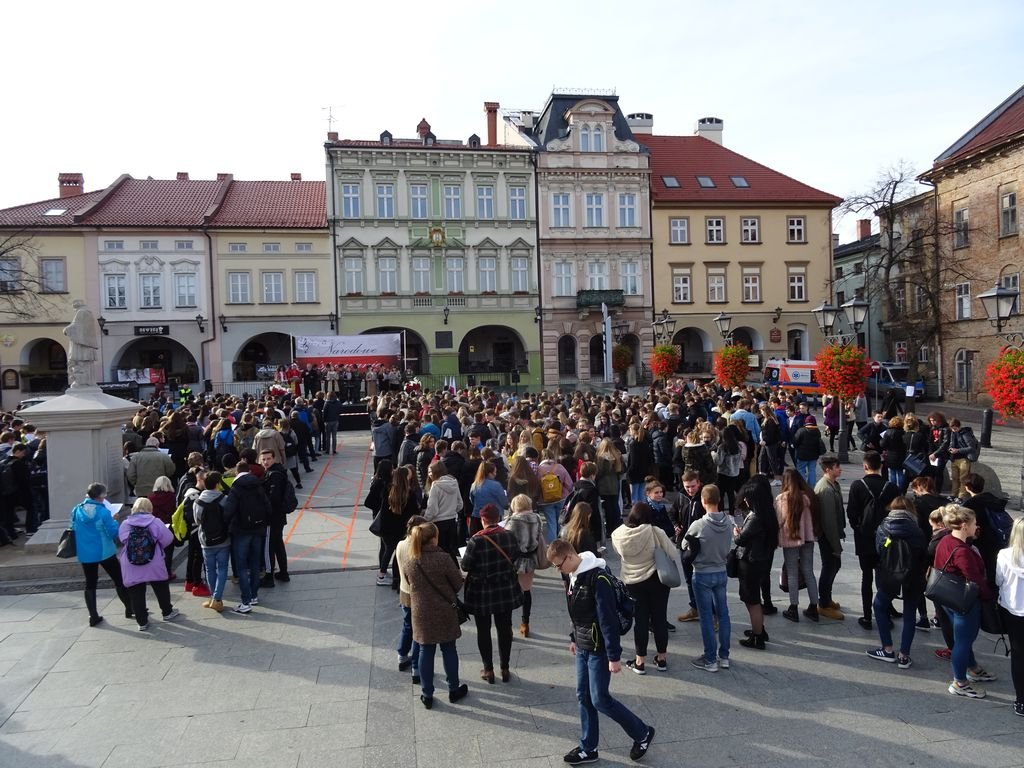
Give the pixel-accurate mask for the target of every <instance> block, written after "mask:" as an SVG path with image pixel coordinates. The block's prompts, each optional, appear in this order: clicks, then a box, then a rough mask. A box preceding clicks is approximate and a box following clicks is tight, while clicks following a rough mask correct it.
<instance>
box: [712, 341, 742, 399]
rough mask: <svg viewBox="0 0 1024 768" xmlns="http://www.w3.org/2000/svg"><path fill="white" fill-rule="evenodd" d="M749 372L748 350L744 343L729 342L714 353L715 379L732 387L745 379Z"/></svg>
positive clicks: (723, 384) (725, 385)
mask: <svg viewBox="0 0 1024 768" xmlns="http://www.w3.org/2000/svg"><path fill="white" fill-rule="evenodd" d="M749 372H750V350H749V349H748V348H747V347H746V345H744V344H729V345H728V346H726V347H723V348H722V351H721V352H719V353H718V354H717V355H715V364H714V373H715V381H716V382H718V383H719V384H721V385H722V386H723V387H727V388H729V389H732V388H733V387H738V386H740V385H741V384H742V383H743V382H744V381H746V380H747V374H748V373H749Z"/></svg>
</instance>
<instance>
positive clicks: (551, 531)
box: [537, 501, 562, 541]
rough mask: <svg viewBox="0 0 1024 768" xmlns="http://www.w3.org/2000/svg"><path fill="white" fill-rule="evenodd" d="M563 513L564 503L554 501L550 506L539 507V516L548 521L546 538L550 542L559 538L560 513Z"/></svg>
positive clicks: (542, 505)
mask: <svg viewBox="0 0 1024 768" xmlns="http://www.w3.org/2000/svg"><path fill="white" fill-rule="evenodd" d="M561 511H562V502H561V501H553V502H551V503H550V504H540V505H538V507H537V514H539V515H543V516H544V519H545V520H546V521H547V526H548V529H547V531H546V532H545V534H544V536H545V538H546V539H547V540H548V541H553V540H554V539H557V538H558V513H559V512H561Z"/></svg>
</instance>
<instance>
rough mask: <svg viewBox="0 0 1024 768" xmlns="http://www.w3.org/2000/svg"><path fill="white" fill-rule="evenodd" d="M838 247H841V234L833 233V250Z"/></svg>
mask: <svg viewBox="0 0 1024 768" xmlns="http://www.w3.org/2000/svg"><path fill="white" fill-rule="evenodd" d="M838 247H839V233H838V232H833V233H832V250H833V251H834V250H835V249H836V248H838Z"/></svg>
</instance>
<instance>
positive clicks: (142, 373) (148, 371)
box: [117, 368, 167, 384]
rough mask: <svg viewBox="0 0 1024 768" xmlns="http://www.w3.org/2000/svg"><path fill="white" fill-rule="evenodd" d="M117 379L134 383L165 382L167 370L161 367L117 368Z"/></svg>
mask: <svg viewBox="0 0 1024 768" xmlns="http://www.w3.org/2000/svg"><path fill="white" fill-rule="evenodd" d="M117 380H118V381H134V382H135V383H136V384H166V383H167V372H166V371H165V370H164V369H163V368H118V369H117Z"/></svg>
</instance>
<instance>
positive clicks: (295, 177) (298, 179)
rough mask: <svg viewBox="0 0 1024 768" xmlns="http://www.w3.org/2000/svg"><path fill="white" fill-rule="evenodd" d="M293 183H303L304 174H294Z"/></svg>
mask: <svg viewBox="0 0 1024 768" xmlns="http://www.w3.org/2000/svg"><path fill="white" fill-rule="evenodd" d="M292 181H302V174H301V173H293V174H292Z"/></svg>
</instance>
